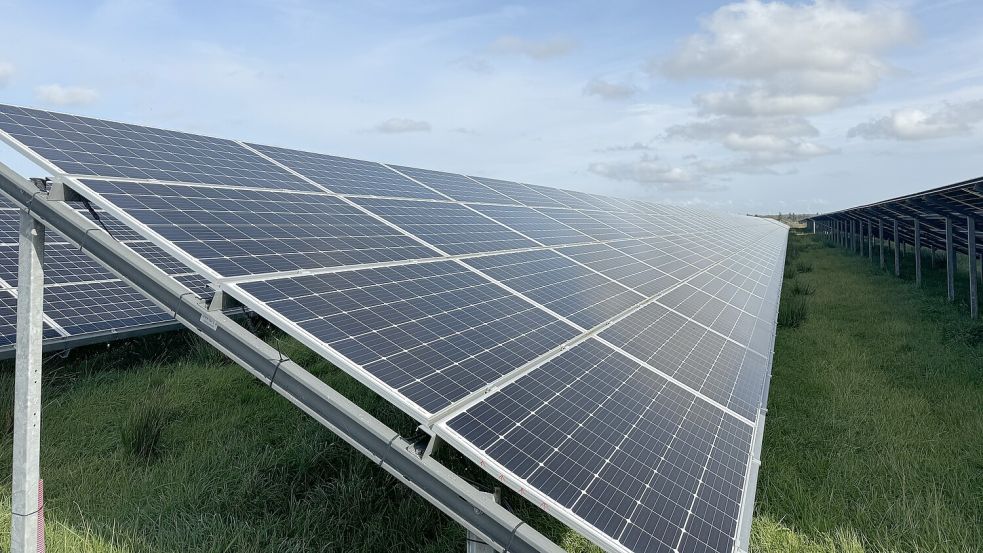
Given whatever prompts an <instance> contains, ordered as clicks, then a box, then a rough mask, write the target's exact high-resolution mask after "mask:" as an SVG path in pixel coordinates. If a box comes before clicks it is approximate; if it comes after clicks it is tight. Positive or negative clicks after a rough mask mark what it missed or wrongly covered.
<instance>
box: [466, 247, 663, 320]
mask: <svg viewBox="0 0 983 553" xmlns="http://www.w3.org/2000/svg"><path fill="white" fill-rule="evenodd" d="M466 263H467V264H468V265H470V266H472V267H475V268H477V269H479V270H481V272H482V273H484V274H486V275H488V276H490V277H492V278H494V279H495V280H496V281H497V282H501V283H502V284H505V285H506V286H508V287H509V288H511V289H513V290H515V291H517V292H519V293H521V294H523V295H525V296H526V297H528V298H530V299H532V300H533V301H535V302H537V303H540V304H542V305H544V306H546V307H547V308H549V309H550V310H552V311H553V312H555V313H558V314H560V315H562V316H563V317H566V318H567V319H569V320H570V321H572V322H574V323H575V324H577V325H579V326H580V327H581V328H584V329H589V328H594V327H595V326H597V325H599V324H601V323H603V322H605V321H607V320H608V319H611V318H613V317H615V316H617V315H618V314H620V313H622V312H623V311H625V310H626V309H628V308H630V307H632V306H633V305H635V304H638V303H640V302H641V301H642V300H644V299H645V297H644V296H642V295H641V294H638V293H636V292H632V291H631V290H629V289H628V288H626V287H624V286H622V285H620V284H618V283H616V282H612V281H611V279H608V278H606V277H604V276H603V275H600V274H598V273H596V272H594V271H592V270H590V269H588V268H586V267H584V266H583V265H580V264H579V263H577V262H575V261H573V260H572V259H570V258H568V257H564V256H562V255H559V254H557V253H555V252H551V251H543V250H540V251H531V252H518V253H507V254H501V255H492V256H486V257H478V258H474V259H468V260H467V261H466Z"/></svg>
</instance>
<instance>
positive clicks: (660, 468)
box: [446, 339, 752, 551]
mask: <svg viewBox="0 0 983 553" xmlns="http://www.w3.org/2000/svg"><path fill="white" fill-rule="evenodd" d="M446 426H447V428H449V429H450V431H452V432H453V433H455V434H456V435H457V436H460V437H461V438H463V439H464V440H466V441H467V442H469V443H470V444H473V447H475V448H477V449H478V450H479V451H480V454H481V458H482V459H490V460H491V461H494V462H495V463H498V464H499V465H501V466H502V467H503V468H504V469H505V471H507V473H508V474H509V478H511V479H512V481H513V482H515V483H516V485H517V486H521V487H522V488H523V489H526V487H527V486H528V487H530V488H532V489H533V490H538V491H539V493H541V494H542V495H544V496H546V497H547V498H548V499H549V500H552V501H553V502H555V503H556V504H558V505H559V506H560V507H562V508H564V509H568V510H569V512H572V513H573V515H574V516H576V517H579V518H580V519H582V520H583V521H585V522H586V523H587V524H589V525H590V526H591V527H593V528H594V529H596V531H597V533H600V534H603V535H606V536H608V537H609V538H610V539H611V540H612V541H614V542H616V543H617V544H620V546H622V547H624V548H626V549H627V550H629V551H689V549H677V548H678V547H679V545H680V543H681V541H683V540H692V539H694V538H695V539H696V540H699V542H700V543H704V544H713V545H714V546H718V545H719V546H720V549H716V550H717V551H730V550H731V549H732V548H733V545H734V540H735V536H736V529H737V519H738V516H739V514H740V503H741V497H742V493H743V487H744V478H745V473H746V467H747V462H748V452H749V451H750V447H751V437H752V434H751V426H750V425H747V424H745V423H742V422H740V421H739V420H738V419H736V418H734V417H732V416H730V415H727V414H725V413H723V412H721V411H720V410H719V409H717V408H716V407H714V406H712V405H711V404H709V403H706V402H704V401H702V400H701V399H699V398H698V397H697V396H695V395H693V394H692V393H690V392H687V391H686V390H684V389H682V388H678V387H676V386H675V385H674V384H672V383H671V382H669V381H668V380H666V379H665V378H662V377H660V376H659V375H657V374H655V373H654V372H652V371H651V370H649V369H648V368H646V367H644V366H642V365H640V364H638V363H636V362H634V361H632V360H631V359H630V358H628V357H625V356H623V355H621V354H619V353H617V352H615V351H614V350H612V349H610V348H608V347H606V346H604V345H602V344H601V343H599V342H597V341H596V340H593V339H590V340H587V341H585V342H583V343H581V344H578V345H577V346H574V347H573V348H571V349H570V350H567V351H565V352H563V353H562V354H561V355H560V356H558V357H556V358H554V359H552V360H551V361H549V362H547V363H546V364H544V365H543V366H541V367H539V368H537V369H534V370H533V371H531V372H529V373H528V374H526V375H524V376H522V377H521V378H519V379H518V380H516V381H515V382H513V383H511V384H509V385H507V386H505V387H503V388H502V389H500V390H499V391H497V392H495V393H494V394H492V395H491V396H489V397H488V398H487V399H485V400H484V401H482V402H481V403H478V404H475V405H474V406H472V407H470V408H469V409H467V410H466V411H464V412H463V413H461V414H459V415H457V416H455V417H454V418H452V419H451V420H450V421H448V422H447V423H446ZM708 486H712V487H713V491H708V490H706V489H705V488H707V487H708ZM689 534H693V535H694V538H689V537H687V536H688V535H689ZM687 543H690V542H689V541H688V542H687ZM694 546H695V545H694ZM694 550H699V549H698V548H697V549H694Z"/></svg>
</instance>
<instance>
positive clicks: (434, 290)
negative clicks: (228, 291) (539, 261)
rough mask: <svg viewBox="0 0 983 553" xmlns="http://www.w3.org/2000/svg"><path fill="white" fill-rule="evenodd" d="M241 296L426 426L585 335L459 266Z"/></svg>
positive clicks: (293, 284) (253, 287)
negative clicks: (448, 409)
mask: <svg viewBox="0 0 983 553" xmlns="http://www.w3.org/2000/svg"><path fill="white" fill-rule="evenodd" d="M238 287H239V288H240V289H241V290H242V291H243V292H245V293H246V294H249V296H250V297H245V303H246V304H247V305H250V306H255V307H256V308H257V309H259V312H260V313H264V314H267V313H268V315H269V316H270V317H272V318H277V317H280V318H283V319H284V320H288V321H290V322H291V323H293V324H296V325H298V326H299V327H300V328H301V329H302V330H303V331H304V332H305V333H307V335H308V337H309V339H308V343H310V341H311V339H313V340H314V341H316V343H318V344H323V345H324V346H326V347H328V348H331V349H332V350H334V351H335V352H337V353H339V354H341V355H342V356H344V359H345V360H347V361H348V362H349V363H350V364H351V365H352V366H358V367H360V369H358V370H359V372H358V373H357V374H356V376H359V377H361V378H363V379H364V380H368V381H369V383H370V385H371V384H374V385H375V386H376V387H377V388H379V387H382V388H384V390H385V391H387V392H388V393H389V394H390V395H392V396H396V397H397V398H399V399H400V400H401V401H402V402H403V405H404V407H407V408H408V410H411V411H413V413H414V414H416V415H417V416H422V417H424V418H427V417H430V416H432V415H433V414H435V413H437V412H438V411H440V410H441V409H443V408H445V407H447V406H449V405H450V404H451V403H453V402H455V401H457V400H460V399H462V398H464V397H465V396H467V395H469V394H471V393H473V392H476V391H479V390H481V389H483V388H484V387H485V386H487V385H489V384H491V383H492V382H494V381H495V380H496V379H498V378H499V377H501V376H502V375H504V374H506V373H508V372H511V371H512V370H514V369H515V368H517V367H520V366H522V365H524V364H525V363H528V362H529V361H532V360H533V359H536V358H537V357H539V356H540V355H542V354H544V353H546V352H548V351H550V350H551V349H553V348H555V347H557V346H559V345H561V344H563V343H564V342H566V341H568V340H570V339H572V338H573V337H574V336H576V335H577V333H578V331H577V330H576V329H574V328H573V327H572V326H570V325H567V324H566V323H563V322H562V321H560V320H559V319H557V318H556V317H553V316H551V315H549V314H547V313H546V312H544V311H542V310H540V309H538V308H536V307H535V306H534V305H532V304H531V303H529V302H527V301H525V300H522V299H520V298H518V297H516V296H515V295H513V294H511V293H509V292H508V291H506V290H505V289H503V288H502V287H500V286H498V285H496V284H494V283H492V282H491V281H489V280H488V279H486V278H483V277H482V276H480V275H478V274H476V273H475V272H473V271H471V270H469V269H468V268H467V267H466V266H464V265H462V264H460V263H457V262H454V261H439V262H434V263H421V264H413V265H401V266H396V267H385V268H378V269H363V270H359V271H346V272H338V273H329V274H322V275H311V276H301V277H293V278H287V279H275V280H269V281H261V282H247V283H242V284H239V285H238Z"/></svg>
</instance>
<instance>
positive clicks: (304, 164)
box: [249, 144, 447, 200]
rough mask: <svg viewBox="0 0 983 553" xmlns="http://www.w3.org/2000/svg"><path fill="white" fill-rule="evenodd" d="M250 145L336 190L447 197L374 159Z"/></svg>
mask: <svg viewBox="0 0 983 553" xmlns="http://www.w3.org/2000/svg"><path fill="white" fill-rule="evenodd" d="M249 146H250V147H251V148H255V149H256V150H257V151H259V152H262V153H263V154H264V155H266V156H269V157H270V159H273V160H276V161H277V162H278V163H282V164H283V165H285V166H287V167H289V168H290V169H291V170H293V171H296V172H297V173H299V174H301V175H303V176H305V177H307V178H309V179H311V180H312V181H314V182H316V183H318V184H320V185H322V186H324V187H325V188H327V189H328V190H330V191H332V192H336V193H338V194H352V195H362V196H386V197H395V198H427V199H435V200H446V199H447V198H446V197H444V196H443V195H441V194H439V193H437V192H434V191H433V190H430V189H429V188H426V187H424V186H420V185H419V184H417V183H415V182H413V181H412V180H410V179H408V178H406V177H404V176H403V175H400V174H399V173H397V172H396V171H393V170H392V169H390V168H388V167H386V166H385V165H382V164H381V163H376V162H374V161H362V160H360V159H350V158H345V157H337V156H329V155H326V154H315V153H312V152H302V151H300V150H288V149H287V148H276V147H273V146H263V145H261V144H249Z"/></svg>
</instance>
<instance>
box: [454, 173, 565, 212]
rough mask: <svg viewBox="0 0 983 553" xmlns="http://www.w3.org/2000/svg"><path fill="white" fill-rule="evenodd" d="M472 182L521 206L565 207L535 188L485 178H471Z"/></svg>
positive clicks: (518, 183)
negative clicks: (476, 182) (474, 181)
mask: <svg viewBox="0 0 983 553" xmlns="http://www.w3.org/2000/svg"><path fill="white" fill-rule="evenodd" d="M471 178H473V179H474V180H476V181H478V182H480V183H481V184H483V185H485V186H487V187H488V188H491V189H492V190H494V191H496V192H499V193H501V194H504V195H506V196H508V197H509V198H512V199H513V200H515V201H516V202H519V203H520V204H521V205H525V206H529V207H539V206H544V207H567V206H566V205H565V204H563V203H561V202H560V201H559V200H557V199H555V198H551V197H549V196H546V195H544V194H542V193H541V192H539V191H538V190H536V189H535V188H533V187H531V186H529V185H526V184H522V183H520V182H512V181H507V180H500V179H489V178H485V177H471Z"/></svg>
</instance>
